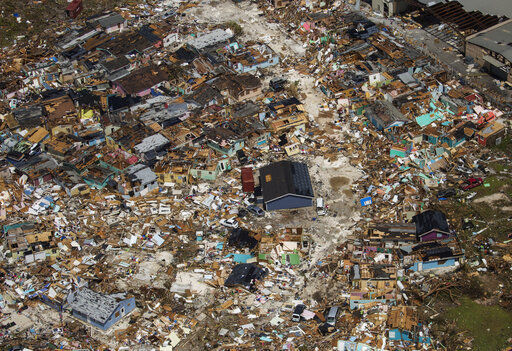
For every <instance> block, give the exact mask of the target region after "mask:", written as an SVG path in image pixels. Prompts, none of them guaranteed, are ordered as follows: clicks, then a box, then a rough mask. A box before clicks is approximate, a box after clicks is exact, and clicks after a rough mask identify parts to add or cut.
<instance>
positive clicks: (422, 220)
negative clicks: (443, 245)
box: [412, 210, 453, 242]
mask: <svg viewBox="0 0 512 351" xmlns="http://www.w3.org/2000/svg"><path fill="white" fill-rule="evenodd" d="M412 221H413V222H414V223H415V224H416V238H417V241H420V242H427V241H432V240H440V239H446V238H450V237H452V236H453V235H452V234H451V233H450V228H449V226H448V222H447V220H446V215H445V214H444V213H442V212H441V211H434V210H428V211H425V212H422V213H420V214H417V215H415V216H414V217H412Z"/></svg>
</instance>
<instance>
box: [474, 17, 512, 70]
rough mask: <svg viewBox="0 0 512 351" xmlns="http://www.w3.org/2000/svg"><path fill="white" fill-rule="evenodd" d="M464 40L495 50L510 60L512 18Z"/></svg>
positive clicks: (511, 59)
mask: <svg viewBox="0 0 512 351" xmlns="http://www.w3.org/2000/svg"><path fill="white" fill-rule="evenodd" d="M466 40H467V41H468V42H469V43H471V44H475V45H478V46H480V47H483V48H485V49H488V50H491V51H494V52H497V53H499V54H501V55H503V57H505V58H506V59H507V60H508V61H510V62H512V19H509V20H507V21H504V22H502V23H499V24H497V25H495V26H492V27H491V28H488V29H486V30H484V31H481V32H479V33H476V34H473V35H470V36H469V37H467V39H466Z"/></svg>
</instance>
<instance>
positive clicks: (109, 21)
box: [98, 13, 125, 28]
mask: <svg viewBox="0 0 512 351" xmlns="http://www.w3.org/2000/svg"><path fill="white" fill-rule="evenodd" d="M124 21H125V19H124V18H123V16H121V15H120V14H118V13H115V14H112V15H111V16H108V17H104V18H100V19H99V20H98V23H99V24H100V26H101V27H102V28H110V27H113V26H117V25H118V24H121V23H123V22H124Z"/></svg>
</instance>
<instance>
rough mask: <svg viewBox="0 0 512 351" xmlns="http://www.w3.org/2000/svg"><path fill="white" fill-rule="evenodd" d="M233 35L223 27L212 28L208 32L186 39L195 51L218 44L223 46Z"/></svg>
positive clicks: (217, 45) (214, 46)
mask: <svg viewBox="0 0 512 351" xmlns="http://www.w3.org/2000/svg"><path fill="white" fill-rule="evenodd" d="M232 37H233V34H231V33H229V32H228V31H225V30H224V29H214V30H212V31H211V32H209V33H206V34H202V35H198V36H197V37H195V38H193V39H191V40H189V41H188V45H190V46H191V47H193V48H194V49H196V50H197V51H199V52H201V51H205V50H207V49H212V48H216V47H220V46H224V45H225V44H227V43H228V42H229V40H230V39H231V38H232Z"/></svg>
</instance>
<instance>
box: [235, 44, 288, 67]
mask: <svg viewBox="0 0 512 351" xmlns="http://www.w3.org/2000/svg"><path fill="white" fill-rule="evenodd" d="M278 63H279V55H276V54H275V53H274V51H273V50H272V49H271V48H270V47H269V46H268V45H266V44H256V45H253V46H250V47H248V48H242V49H239V50H236V51H235V52H234V53H233V54H231V55H230V56H229V59H228V65H229V66H230V67H231V68H232V69H234V70H235V71H237V72H238V73H247V72H252V71H256V70H257V69H263V68H267V67H270V66H275V65H277V64H278Z"/></svg>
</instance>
